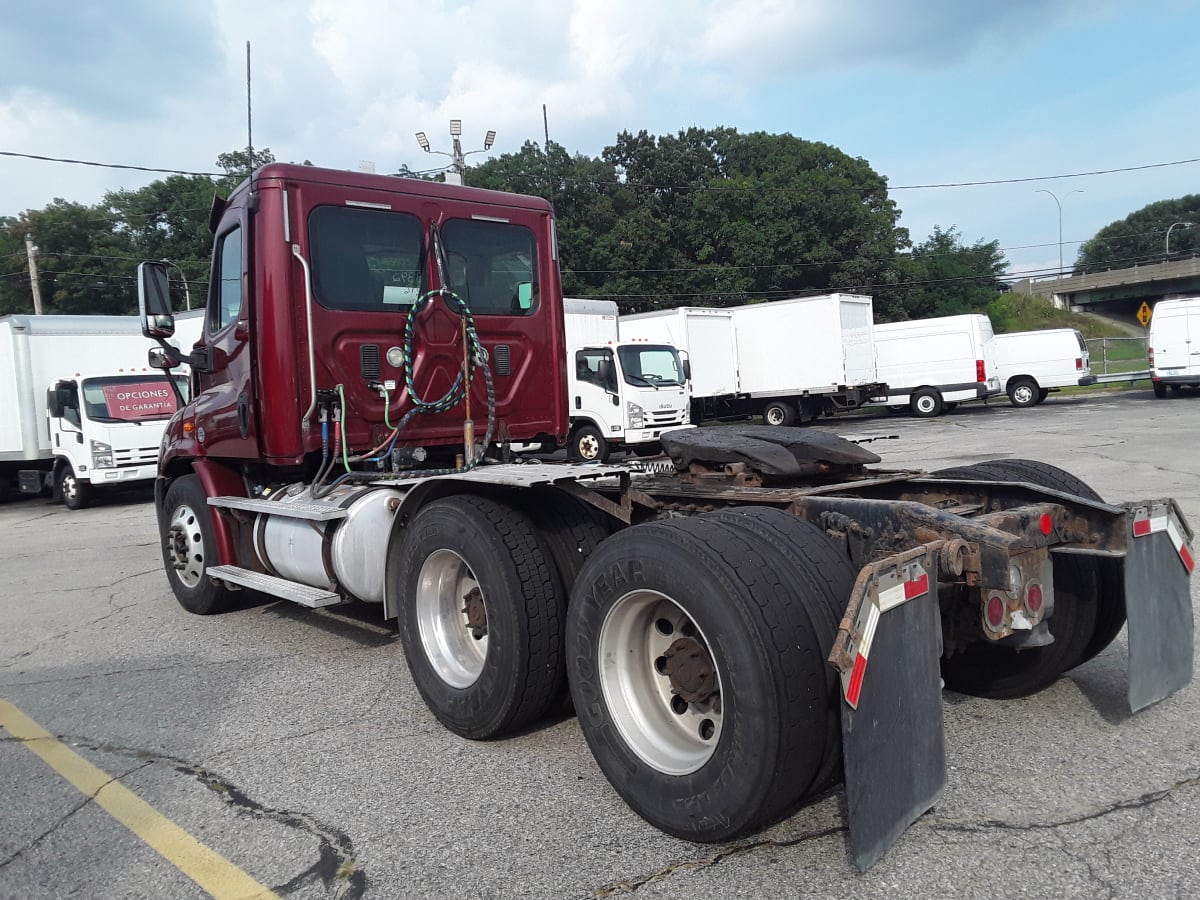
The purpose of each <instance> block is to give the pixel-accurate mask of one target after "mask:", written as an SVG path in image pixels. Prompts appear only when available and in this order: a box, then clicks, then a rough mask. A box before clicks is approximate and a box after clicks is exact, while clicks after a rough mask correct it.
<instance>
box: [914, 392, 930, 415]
mask: <svg viewBox="0 0 1200 900" xmlns="http://www.w3.org/2000/svg"><path fill="white" fill-rule="evenodd" d="M933 406H934V403H933V398H932V397H930V396H929V395H928V394H924V395H922V396H920V397H918V398H917V409H918V411H920V412H923V413H927V412H933Z"/></svg>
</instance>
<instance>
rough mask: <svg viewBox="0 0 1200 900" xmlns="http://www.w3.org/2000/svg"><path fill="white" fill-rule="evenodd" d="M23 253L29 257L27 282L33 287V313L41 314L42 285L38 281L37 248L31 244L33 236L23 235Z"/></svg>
mask: <svg viewBox="0 0 1200 900" xmlns="http://www.w3.org/2000/svg"><path fill="white" fill-rule="evenodd" d="M25 254H26V255H27V256H28V257H29V284H30V286H31V287H32V288H33V314H34V315H35V316H40V315H41V314H42V286H41V285H40V284H39V283H38V270H37V254H38V248H37V247H35V246H34V245H33V237H32V236H30V235H28V234H27V235H25Z"/></svg>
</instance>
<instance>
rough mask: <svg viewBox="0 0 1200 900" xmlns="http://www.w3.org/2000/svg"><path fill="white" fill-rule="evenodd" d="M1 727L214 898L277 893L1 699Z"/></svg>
mask: <svg viewBox="0 0 1200 900" xmlns="http://www.w3.org/2000/svg"><path fill="white" fill-rule="evenodd" d="M0 728H4V729H5V730H7V731H8V733H9V734H11V735H12V736H13V737H15V738H17V739H18V740H20V741H21V742H22V743H24V745H25V746H26V747H27V748H28V749H29V750H31V751H32V752H34V753H36V754H37V755H38V756H40V757H41V758H42V759H43V760H44V761H45V762H46V764H47V765H49V766H50V768H52V769H54V771H55V772H57V773H58V774H59V775H61V776H62V777H63V778H65V779H66V780H67V781H69V782H71V784H73V785H75V787H77V788H78V789H79V790H80V791H82V792H83V794H84V795H85V796H88V797H91V798H92V799H93V800H95V801H96V803H97V804H99V805H100V807H101V808H102V809H103V810H104V811H105V812H107V813H108V814H109V815H110V816H112V817H113V818H114V819H116V820H117V821H118V822H120V823H121V824H122V825H124V826H125V827H126V828H128V829H129V830H130V831H132V832H133V833H134V834H135V835H137V836H138V837H139V838H141V839H142V840H143V841H145V842H146V843H147V844H149V845H150V846H151V847H152V848H153V849H155V850H157V851H158V852H159V853H160V854H161V855H162V857H163V858H164V859H165V860H166V861H167V862H169V863H171V864H172V865H173V866H175V867H176V868H177V869H179V871H181V872H183V874H184V875H186V876H187V877H188V878H190V879H192V881H194V882H196V884H198V885H200V887H201V888H203V889H204V890H206V891H208V893H210V894H211V895H212V896H213V897H216V898H218V900H226V898H234V897H237V898H251V897H277V895H276V894H275V893H274V892H272V891H271V890H270V889H269V888H266V887H263V886H262V885H261V884H259V883H258V882H257V881H255V880H254V879H253V878H251V877H250V876H249V875H247V874H246V873H245V872H243V871H242V870H241V869H239V868H238V867H237V866H235V865H234V864H233V863H231V862H230V861H229V860H227V859H226V858H225V857H223V856H221V854H219V853H216V852H214V851H213V850H210V849H209V848H208V847H206V846H204V845H203V844H201V843H200V842H199V841H198V840H196V839H195V838H194V837H192V836H191V835H190V834H188V833H187V832H186V831H184V830H183V829H182V828H180V827H179V826H178V825H176V824H175V823H174V822H172V821H171V820H170V819H168V818H167V817H166V816H163V815H161V814H160V813H158V812H157V811H155V809H154V808H153V807H152V806H150V804H148V803H147V802H146V801H144V800H142V799H141V798H140V797H138V796H137V795H136V794H134V793H133V792H132V791H130V790H129V789H128V788H126V787H125V786H124V785H122V784H120V783H119V782H118V781H116V780H115V779H114V778H113V777H112V776H111V775H109V774H108V773H106V772H104V771H103V770H101V769H98V768H96V767H95V766H93V765H92V764H91V763H90V762H88V761H87V760H86V759H84V758H83V757H82V756H80V755H79V754H78V753H76V752H75V751H73V750H71V749H69V748H68V747H66V746H65V745H64V744H63V743H61V742H60V741H57V740H55V738H54V736H53V735H52V734H50V732H48V731H46V730H45V729H44V728H42V727H41V726H40V725H38V724H37V722H35V721H33V719H30V718H29V717H28V716H26V715H25V714H24V713H22V712H21V711H20V710H19V709H17V708H16V707H15V706H13V705H12V704H11V703H9V702H8V701H6V700H0Z"/></svg>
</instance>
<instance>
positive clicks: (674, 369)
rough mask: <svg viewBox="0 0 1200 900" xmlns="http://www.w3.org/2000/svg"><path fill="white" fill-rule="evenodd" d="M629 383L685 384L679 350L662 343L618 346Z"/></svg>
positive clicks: (618, 353) (652, 384)
mask: <svg viewBox="0 0 1200 900" xmlns="http://www.w3.org/2000/svg"><path fill="white" fill-rule="evenodd" d="M617 355H618V356H619V357H620V358H621V370H622V371H623V372H624V373H625V382H626V383H627V384H632V385H637V386H639V387H645V386H646V385H651V386H652V387H659V386H661V385H680V384H683V364H682V363H681V362H680V361H679V351H678V350H676V349H675V348H674V347H670V346H665V345H661V344H639V345H636V346H629V345H626V346H624V347H618V348H617Z"/></svg>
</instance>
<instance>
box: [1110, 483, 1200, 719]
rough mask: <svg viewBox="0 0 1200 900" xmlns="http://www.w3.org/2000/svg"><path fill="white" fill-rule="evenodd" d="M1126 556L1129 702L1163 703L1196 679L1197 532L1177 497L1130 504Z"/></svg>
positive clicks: (1132, 705)
mask: <svg viewBox="0 0 1200 900" xmlns="http://www.w3.org/2000/svg"><path fill="white" fill-rule="evenodd" d="M1130 510H1131V515H1129V516H1128V517H1127V521H1128V529H1129V530H1128V541H1127V546H1128V549H1127V552H1126V556H1125V606H1126V618H1127V620H1128V623H1129V708H1130V709H1131V710H1133V711H1134V712H1137V711H1138V710H1139V709H1142V708H1144V707H1147V706H1149V705H1150V704H1152V703H1157V702H1158V701H1159V700H1162V699H1163V698H1164V697H1168V696H1170V695H1171V694H1173V693H1175V691H1177V690H1179V689H1180V688H1182V687H1184V686H1185V685H1187V684H1188V683H1190V682H1191V680H1192V657H1193V653H1194V624H1193V621H1192V598H1191V592H1190V587H1191V574H1192V570H1193V569H1194V568H1195V562H1194V558H1193V556H1192V550H1191V539H1192V534H1191V531H1190V530H1189V528H1188V526H1187V522H1186V521H1185V520H1184V518H1183V515H1182V514H1181V513H1180V511H1179V508H1178V507H1177V506H1176V505H1175V501H1173V500H1162V501H1157V502H1154V503H1143V504H1134V505H1131V507H1130Z"/></svg>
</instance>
